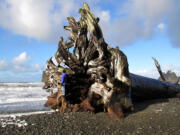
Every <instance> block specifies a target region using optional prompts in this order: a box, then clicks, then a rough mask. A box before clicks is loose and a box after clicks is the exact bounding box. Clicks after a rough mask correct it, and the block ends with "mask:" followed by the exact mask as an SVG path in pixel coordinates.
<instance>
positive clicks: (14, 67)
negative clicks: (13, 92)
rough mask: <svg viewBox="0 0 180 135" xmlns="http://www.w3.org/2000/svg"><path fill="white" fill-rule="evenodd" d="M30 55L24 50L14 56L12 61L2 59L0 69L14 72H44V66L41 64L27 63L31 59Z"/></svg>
mask: <svg viewBox="0 0 180 135" xmlns="http://www.w3.org/2000/svg"><path fill="white" fill-rule="evenodd" d="M30 58H31V57H30V56H28V55H27V53H26V52H22V53H21V54H19V55H18V56H17V57H14V58H13V60H12V61H11V62H8V61H5V60H0V71H4V70H6V71H10V72H14V73H30V72H31V73H35V72H42V70H43V69H44V66H43V65H41V64H34V65H31V64H29V63H27V62H28V61H29V60H30Z"/></svg>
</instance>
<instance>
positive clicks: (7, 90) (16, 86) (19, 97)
mask: <svg viewBox="0 0 180 135" xmlns="http://www.w3.org/2000/svg"><path fill="white" fill-rule="evenodd" d="M43 85H44V84H43V83H41V82H34V83H0V114H11V113H20V112H32V111H48V110H50V109H49V108H47V107H44V103H45V102H46V100H47V96H48V95H49V93H47V92H46V91H45V90H43V89H42V86H43Z"/></svg>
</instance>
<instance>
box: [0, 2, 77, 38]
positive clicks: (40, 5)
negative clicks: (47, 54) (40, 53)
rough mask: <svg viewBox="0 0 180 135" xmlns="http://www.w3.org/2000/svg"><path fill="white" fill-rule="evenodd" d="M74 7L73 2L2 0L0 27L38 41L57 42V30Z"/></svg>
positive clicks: (0, 4) (0, 5) (0, 3)
mask: <svg viewBox="0 0 180 135" xmlns="http://www.w3.org/2000/svg"><path fill="white" fill-rule="evenodd" d="M76 5H77V4H76V3H75V0H71V1H67V0H56V1H50V0H4V1H1V2H0V18H1V21H0V26H1V27H4V28H6V29H9V30H11V31H13V32H14V33H16V34H21V35H25V36H27V37H32V38H36V39H38V40H46V41H52V40H54V39H56V40H57V39H58V33H59V29H58V28H60V29H61V28H62V26H61V25H62V22H63V20H65V18H66V16H68V15H69V13H70V12H72V11H73V10H74V9H76ZM60 24H61V25H60Z"/></svg>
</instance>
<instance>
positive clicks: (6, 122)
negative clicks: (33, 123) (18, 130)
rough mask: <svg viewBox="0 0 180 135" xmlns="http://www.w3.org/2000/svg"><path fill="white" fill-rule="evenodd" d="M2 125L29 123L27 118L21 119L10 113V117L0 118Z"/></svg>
mask: <svg viewBox="0 0 180 135" xmlns="http://www.w3.org/2000/svg"><path fill="white" fill-rule="evenodd" d="M0 125H1V127H3V128H4V127H6V126H7V125H15V126H18V127H25V126H28V123H27V122H26V121H25V120H20V119H19V118H17V117H16V116H15V115H10V117H4V118H1V119H0Z"/></svg>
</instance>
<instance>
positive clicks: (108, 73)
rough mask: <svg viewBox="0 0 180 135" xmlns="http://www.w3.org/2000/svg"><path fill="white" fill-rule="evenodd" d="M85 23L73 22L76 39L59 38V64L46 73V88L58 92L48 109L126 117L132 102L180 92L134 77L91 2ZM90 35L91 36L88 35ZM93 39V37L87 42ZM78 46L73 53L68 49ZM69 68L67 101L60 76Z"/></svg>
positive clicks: (83, 14)
mask: <svg viewBox="0 0 180 135" xmlns="http://www.w3.org/2000/svg"><path fill="white" fill-rule="evenodd" d="M79 12H80V14H81V18H80V20H79V21H76V20H75V19H74V18H73V17H68V22H69V26H65V27H64V29H66V30H69V32H70V35H71V37H70V38H69V40H68V41H65V42H64V40H63V38H61V39H60V41H59V44H58V50H57V52H56V54H55V59H56V61H57V62H58V64H59V65H58V66H56V65H55V64H54V63H53V61H52V59H51V58H50V59H49V60H48V61H47V68H46V71H45V72H44V74H45V75H43V76H44V77H46V79H42V80H46V81H45V86H44V88H45V89H51V90H52V89H53V88H56V87H57V88H58V91H57V92H56V93H53V94H52V95H51V96H49V97H48V101H47V102H46V104H45V106H51V108H53V109H56V108H58V109H59V111H60V112H61V113H64V112H72V111H90V112H99V111H107V112H108V114H109V115H110V116H111V117H113V118H122V117H124V113H123V112H124V110H127V109H130V110H132V109H133V104H132V102H131V98H130V92H131V89H132V98H133V100H134V101H140V100H141V101H142V100H147V99H152V98H160V97H169V96H170V97H171V96H174V95H176V94H177V93H178V92H179V91H180V90H179V88H180V86H179V85H173V84H170V83H167V84H166V83H165V82H164V83H162V82H160V81H157V80H153V79H148V78H144V77H140V76H137V75H133V74H130V73H129V68H128V61H127V57H126V55H125V54H124V53H123V52H122V51H120V49H119V48H118V47H116V48H111V47H110V46H109V45H107V43H106V42H105V40H104V38H103V33H102V31H101V28H100V26H99V24H98V22H99V18H95V16H94V14H93V13H92V12H91V10H90V8H89V7H88V5H87V4H86V3H84V4H83V8H82V9H80V11H79ZM88 32H89V34H88ZM88 35H89V37H88ZM71 47H73V53H71V52H70V51H69V48H71ZM62 63H64V64H65V65H66V66H67V67H68V68H67V69H66V70H67V72H68V78H67V82H68V83H67V86H66V97H62V96H61V85H60V84H59V82H60V80H59V79H60V75H61V73H62V70H63V69H65V68H64V67H62V66H60V65H61V64H62Z"/></svg>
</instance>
